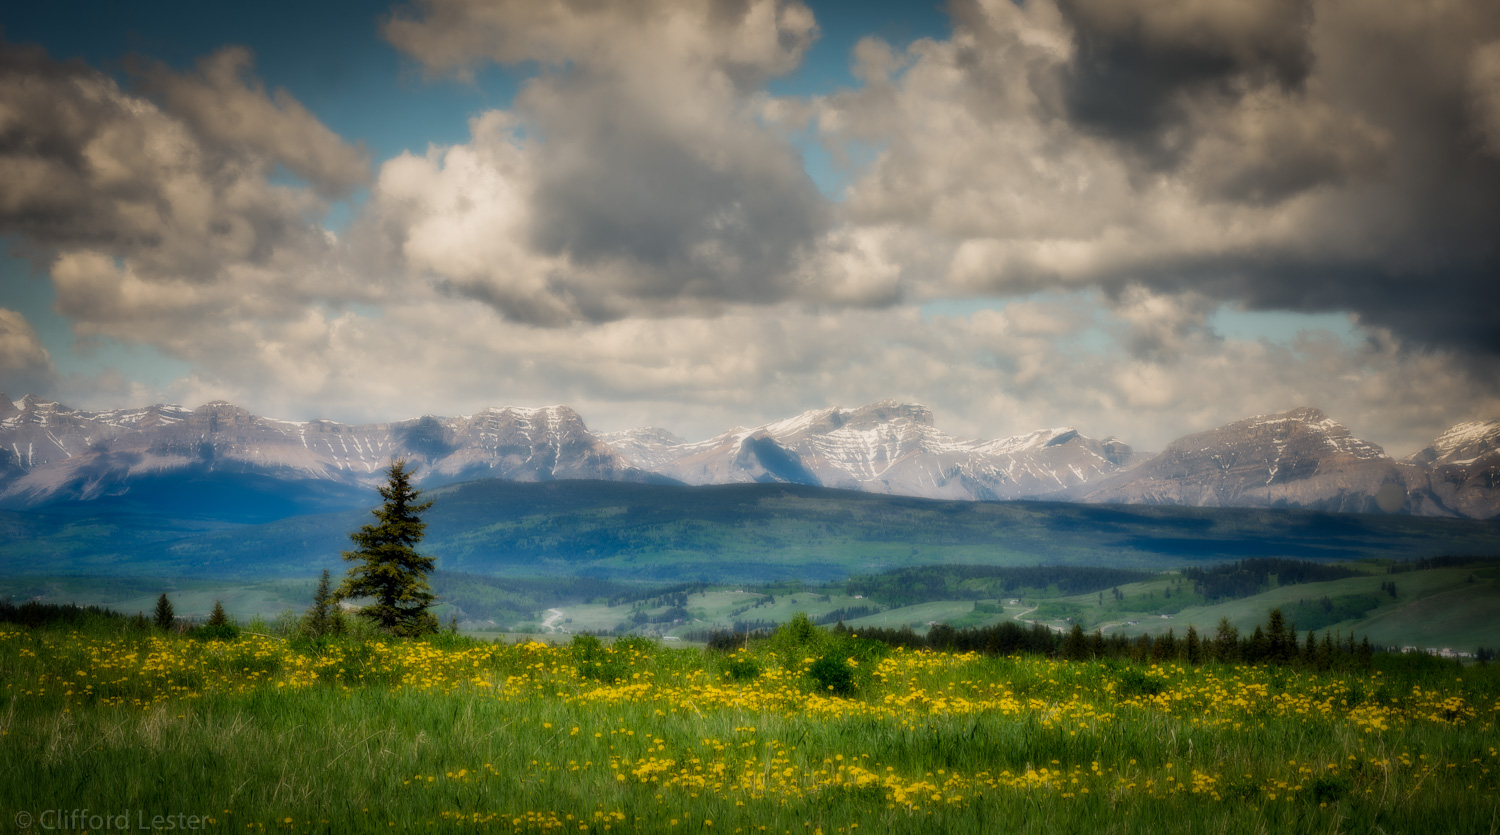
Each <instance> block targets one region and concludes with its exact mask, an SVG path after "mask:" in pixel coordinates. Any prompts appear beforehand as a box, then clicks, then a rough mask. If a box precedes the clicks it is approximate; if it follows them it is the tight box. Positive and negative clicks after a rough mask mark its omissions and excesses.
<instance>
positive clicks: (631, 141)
mask: <svg viewBox="0 0 1500 835" xmlns="http://www.w3.org/2000/svg"><path fill="white" fill-rule="evenodd" d="M1497 276H1500V5H1497V4H1495V3H1493V2H1489V0H1467V1H1465V0H1449V2H1443V3H1411V2H1409V0H1362V2H1359V3H1350V2H1346V1H1345V0H1326V1H1325V0H1308V2H1302V1H1301V0H1253V2H1252V0H1191V1H1190V2H1164V0H1016V2H1012V0H984V1H983V2H981V1H979V0H955V1H954V2H951V3H948V4H945V5H932V4H927V3H924V2H921V1H920V0H918V2H905V3H879V2H859V3H842V2H806V3H803V2H784V1H783V0H713V2H705V0H630V2H609V3H600V2H597V0H493V1H492V0H418V2H414V3H410V4H391V3H384V2H334V3H306V2H300V3H288V2H260V3H256V4H242V5H236V4H204V3H179V2H161V3H140V4H125V3H115V2H86V3H85V2H65V1H64V2H52V3H35V4H11V5H9V6H7V7H6V8H5V9H4V10H3V11H0V391H4V392H5V393H7V394H8V395H9V396H11V397H12V398H13V399H19V398H20V397H21V396H22V395H24V394H27V393H35V394H38V395H40V396H44V397H48V398H52V399H56V400H59V401H61V402H63V403H66V404H68V405H71V406H75V407H82V408H115V407H122V406H138V405H146V404H150V403H157V402H172V403H180V404H184V405H187V406H196V405H198V404H201V403H205V402H208V401H211V400H218V399H223V400H228V401H231V402H234V403H237V404H239V405H242V406H244V407H246V408H249V409H251V410H252V411H254V412H256V413H258V414H263V415H267V416H272V417H279V418H285V419H312V418H329V419H333V420H340V421H346V422H375V421H386V420H398V419H404V418H410V417H415V416H417V415H421V414H439V415H454V414H465V413H472V412H474V411H477V410H479V409H483V408H485V407H489V406H502V405H518V406H543V405H551V404H557V403H562V404H566V405H569V406H572V407H573V408H575V409H576V410H578V412H579V413H580V414H581V415H582V416H583V418H584V419H585V421H586V422H587V423H588V424H589V426H590V427H591V428H593V429H595V430H598V431H612V430H619V429H625V428H630V427H633V426H645V425H650V426H658V427H663V428H666V429H669V430H671V431H673V432H676V433H677V434H678V435H680V436H682V437H684V438H687V439H690V440H695V439H700V438H705V437H708V436H710V435H713V434H716V433H718V432H720V431H723V430H725V429H728V428H730V427H732V426H736V425H744V426H752V425H756V424H758V423H762V422H766V421H770V420H775V419H779V418H783V417H787V416H789V415H792V414H795V413H798V412H801V411H804V410H807V409H813V408H822V407H826V406H832V405H842V406H846V407H854V406H859V405H863V404H865V403H870V402H875V401H879V400H885V399H898V400H904V401H915V402H920V403H923V404H925V405H927V406H929V407H930V408H931V409H932V410H933V412H934V413H935V416H936V422H937V425H938V426H939V427H940V428H942V429H945V430H947V431H949V432H951V433H953V434H956V435H959V436H963V437H984V438H997V437H1005V436H1009V435H1014V434H1020V433H1023V432H1029V431H1031V430H1033V429H1036V428H1040V427H1053V426H1064V425H1068V426H1074V427H1076V428H1078V429H1079V430H1080V431H1082V432H1083V433H1085V434H1087V435H1092V436H1095V437H1104V436H1109V435H1114V436H1117V437H1119V438H1121V439H1122V440H1124V441H1126V442H1128V443H1131V444H1133V445H1135V446H1136V447H1137V448H1139V449H1148V450H1149V449H1159V448H1161V447H1162V446H1163V445H1165V444H1166V443H1167V442H1169V441H1171V440H1172V439H1174V438H1176V437H1178V436H1181V435H1183V434H1187V433H1189V432H1195V431H1202V430H1206V429H1209V428H1212V427H1214V426H1218V425H1221V424H1223V423H1227V422H1230V421H1233V420H1237V419H1239V418H1243V417H1247V416H1250V415H1256V414H1265V413H1271V412H1278V411H1284V410H1287V409H1291V408H1295V407H1298V406H1303V405H1311V406H1316V407H1319V408H1321V409H1323V410H1324V411H1325V412H1327V413H1328V414H1329V415H1330V416H1331V417H1333V418H1335V419H1336V420H1339V421H1341V422H1343V423H1344V424H1346V425H1347V426H1349V427H1350V429H1351V430H1352V431H1353V432H1354V433H1355V434H1356V435H1359V436H1361V437H1364V438H1366V439H1368V440H1371V441H1373V442H1375V443H1378V444H1381V445H1383V446H1385V448H1386V449H1387V451H1388V452H1390V453H1392V454H1395V455H1406V454H1409V453H1411V452H1415V451H1416V450H1418V449H1420V448H1421V447H1423V446H1425V445H1426V444H1427V443H1428V442H1429V441H1430V440H1431V439H1432V438H1433V437H1435V436H1436V435H1437V434H1438V433H1439V432H1441V431H1442V430H1443V429H1445V428H1447V427H1448V426H1451V425H1452V424H1454V423H1457V422H1460V421H1464V420H1474V419H1489V418H1494V417H1500V327H1497V326H1496V324H1495V319H1496V310H1497V304H1496V302H1497V300H1500V286H1497V281H1500V279H1497Z"/></svg>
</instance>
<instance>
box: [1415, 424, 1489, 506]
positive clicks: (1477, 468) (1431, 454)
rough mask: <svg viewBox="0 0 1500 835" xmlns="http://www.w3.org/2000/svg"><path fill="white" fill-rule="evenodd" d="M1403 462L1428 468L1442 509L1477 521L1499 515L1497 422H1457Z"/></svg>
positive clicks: (1433, 492) (1430, 487)
mask: <svg viewBox="0 0 1500 835" xmlns="http://www.w3.org/2000/svg"><path fill="white" fill-rule="evenodd" d="M1406 461H1407V463H1409V464H1412V465H1414V466H1420V467H1424V468H1426V469H1427V471H1428V473H1429V476H1428V477H1429V489H1430V491H1431V493H1432V495H1433V496H1434V498H1435V499H1436V500H1437V501H1439V502H1441V503H1442V505H1443V506H1444V507H1446V508H1450V509H1452V510H1453V511H1455V512H1457V513H1458V514H1459V515H1462V516H1468V517H1470V518H1476V519H1484V518H1490V517H1494V516H1500V419H1497V420H1488V421H1479V422H1471V423H1460V424H1458V425H1456V426H1454V427H1452V428H1450V429H1449V430H1448V431H1446V432H1444V433H1443V434H1441V435H1439V436H1438V437H1437V438H1436V439H1435V440H1433V442H1432V443H1431V444H1429V445H1428V446H1427V447H1426V448H1425V449H1423V450H1422V451H1421V452H1418V453H1417V454H1415V455H1413V456H1411V457H1410V458H1407V459H1406Z"/></svg>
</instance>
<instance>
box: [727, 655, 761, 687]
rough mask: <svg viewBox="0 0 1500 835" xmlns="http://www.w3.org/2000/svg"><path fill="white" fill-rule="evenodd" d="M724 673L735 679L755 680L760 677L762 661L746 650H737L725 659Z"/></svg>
mask: <svg viewBox="0 0 1500 835" xmlns="http://www.w3.org/2000/svg"><path fill="white" fill-rule="evenodd" d="M722 667H723V670H724V674H725V675H726V676H728V677H729V678H730V679H731V680H733V681H754V680H756V679H758V678H760V673H761V669H760V662H759V661H756V660H755V656H753V655H750V654H749V653H746V652H736V653H733V654H732V655H730V656H728V657H727V658H725V659H724V661H723V664H722Z"/></svg>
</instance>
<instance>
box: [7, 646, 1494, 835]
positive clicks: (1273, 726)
mask: <svg viewBox="0 0 1500 835" xmlns="http://www.w3.org/2000/svg"><path fill="white" fill-rule="evenodd" d="M299 646H301V648H298V647H299ZM846 653H848V654H850V658H851V659H853V660H854V661H857V662H858V665H857V666H855V667H852V668H848V669H853V670H855V671H856V674H855V677H854V678H853V680H852V681H853V684H852V685H851V686H852V690H851V691H850V693H849V695H848V696H847V697H844V696H838V695H834V694H833V693H830V692H825V690H827V688H823V687H821V683H822V679H816V680H815V677H814V675H813V672H812V671H813V670H814V669H816V668H818V667H819V663H821V662H818V659H819V658H824V657H828V658H833V659H834V660H835V661H836V662H837V664H838V665H840V666H843V665H847V663H848V662H847V661H845V660H844V658H843V656H844V655H845V654H846ZM1412 660H1415V659H1402V658H1392V659H1389V661H1390V663H1391V664H1392V665H1395V666H1392V667H1390V668H1389V669H1382V670H1377V671H1374V672H1367V671H1349V672H1343V673H1329V674H1312V673H1307V672H1300V671H1293V670H1284V669H1280V668H1264V667H1230V666H1218V665H1207V666H1203V667H1198V668H1192V667H1182V666H1177V665H1159V666H1135V667H1133V666H1130V665H1125V664H1119V663H1107V662H1062V661H1053V660H1047V659H1043V658H1026V657H1017V658H984V657H978V656H973V655H943V654H931V653H925V652H924V653H910V652H901V651H890V652H885V653H881V652H879V651H876V650H874V649H872V648H871V647H870V646H866V645H863V644H861V643H860V642H858V641H855V640H853V639H837V640H836V639H833V638H830V637H829V636H828V635H827V634H826V633H822V632H817V633H816V634H814V635H812V636H811V637H809V638H807V639H806V642H805V643H801V644H798V643H788V641H787V640H780V641H779V642H778V640H777V639H773V640H772V641H769V642H765V643H762V644H758V645H755V646H753V647H752V648H751V649H750V650H748V651H743V652H738V653H735V654H732V655H728V656H719V655H713V654H708V653H705V652H702V651H699V650H694V649H662V648H660V647H658V646H656V645H653V644H650V643H647V642H641V641H634V642H622V643H620V644H617V645H616V646H615V647H614V648H598V647H596V648H592V649H591V648H589V647H587V646H583V645H580V646H562V647H547V646H543V645H541V644H537V643H525V644H509V645H507V644H481V643H476V642H471V641H465V640H462V639H458V638H453V637H443V638H440V639H435V640H433V641H427V642H389V643H386V642H373V643H355V642H346V643H333V644H326V645H315V644H314V645H297V644H289V643H287V642H284V641H278V640H274V639H265V638H257V637H245V638H242V639H241V640H240V641H238V642H231V643H220V642H200V641H195V640H191V639H188V638H185V637H181V636H173V635H164V634H161V633H156V632H153V631H149V630H139V631H137V630H135V629H132V628H129V627H125V626H119V625H111V626H103V627H101V626H97V625H96V626H94V627H92V628H85V629H83V630H82V631H70V630H65V629H62V628H58V627H50V628H38V629H35V630H23V629H20V628H17V627H0V687H3V689H0V698H3V702H4V708H3V713H0V757H3V758H4V761H5V762H6V763H7V766H6V777H5V779H4V780H3V781H0V813H3V820H4V821H5V823H4V824H3V825H4V826H15V827H16V829H17V830H18V831H42V830H43V829H53V830H56V829H61V830H65V831H79V830H82V829H85V828H89V827H90V826H92V828H93V829H95V830H98V829H102V828H104V827H103V826H102V825H100V823H98V822H95V823H94V824H90V823H88V819H87V815H88V814H93V815H95V816H99V815H111V816H116V815H121V814H124V815H127V816H128V823H129V824H130V826H131V827H132V828H134V827H135V826H136V825H137V822H138V821H144V822H146V823H149V822H150V821H151V820H152V819H153V818H158V819H160V820H174V821H176V822H177V824H179V826H178V828H185V827H184V826H182V824H185V823H186V822H187V821H188V820H189V818H191V819H192V820H193V821H195V822H198V823H202V824H203V825H204V826H205V827H206V828H208V829H212V830H214V831H295V832H368V831H372V830H374V829H377V828H379V829H385V830H390V829H395V830H405V829H423V830H428V829H431V830H434V831H448V830H453V829H458V828H461V827H462V828H465V829H468V828H474V829H480V830H483V831H505V832H510V831H524V832H531V831H554V832H561V831H568V832H622V831H624V832H629V831H652V832H658V831H665V832H679V831H681V832H689V831H691V832H738V833H747V832H757V833H759V832H767V833H769V832H776V833H781V834H782V835H789V833H814V832H823V833H835V832H838V833H854V832H871V831H876V832H897V833H904V832H913V833H928V832H992V831H998V830H1005V831H1016V832H1058V831H1098V832H1126V831H1150V832H1265V831H1386V832H1416V831H1421V832H1481V831H1489V830H1490V829H1491V828H1492V827H1493V826H1494V825H1495V821H1496V816H1497V807H1496V800H1495V797H1496V793H1497V792H1500V752H1497V750H1496V733H1495V730H1496V729H1495V723H1496V721H1497V719H1500V677H1497V672H1500V671H1497V670H1495V669H1492V668H1469V669H1463V670H1460V669H1459V668H1457V667H1455V666H1453V665H1451V664H1446V663H1442V662H1437V661H1435V660H1432V659H1421V660H1422V661H1423V662H1424V663H1423V664H1420V665H1416V666H1413V665H1411V664H1409V663H1407V662H1409V661H1412ZM829 686H830V687H831V686H832V685H829ZM81 809H87V810H90V812H88V813H85V817H84V822H83V823H81V824H80V823H78V822H77V820H78V818H77V814H76V812H74V811H73V810H81ZM70 813H72V814H74V817H73V818H72V819H71V820H72V821H73V824H72V825H71V826H69V825H67V823H68V821H69V818H67V817H66V816H67V815H68V814H70ZM43 815H50V816H51V817H50V818H44V817H43ZM60 815H61V816H62V817H61V818H60V817H59V816H60ZM60 820H61V822H62V823H63V824H64V825H63V826H61V827H59V826H58V825H57V824H58V823H59V821H60ZM23 822H25V823H29V824H30V827H29V828H28V827H23V826H21V823H23ZM110 825H113V824H110Z"/></svg>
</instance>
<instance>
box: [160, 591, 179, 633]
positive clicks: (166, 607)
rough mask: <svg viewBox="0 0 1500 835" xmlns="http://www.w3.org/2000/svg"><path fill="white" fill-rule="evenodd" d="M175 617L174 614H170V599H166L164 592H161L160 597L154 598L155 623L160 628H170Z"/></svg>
mask: <svg viewBox="0 0 1500 835" xmlns="http://www.w3.org/2000/svg"><path fill="white" fill-rule="evenodd" d="M176 619H177V617H176V615H174V614H172V601H170V600H168V599H167V593H166V592H162V593H161V597H158V598H156V625H157V626H159V627H161V628H162V629H171V628H172V623H173V621H175V620H176Z"/></svg>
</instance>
